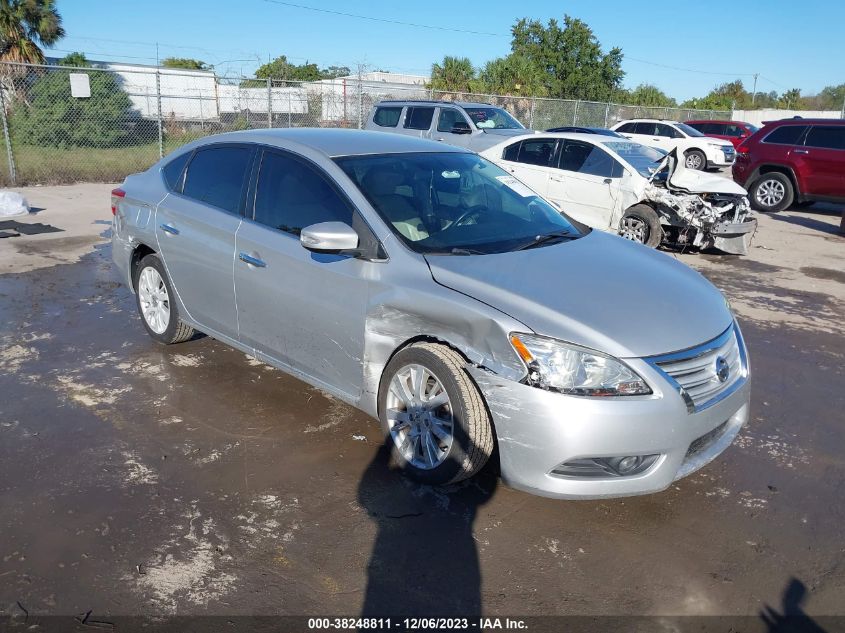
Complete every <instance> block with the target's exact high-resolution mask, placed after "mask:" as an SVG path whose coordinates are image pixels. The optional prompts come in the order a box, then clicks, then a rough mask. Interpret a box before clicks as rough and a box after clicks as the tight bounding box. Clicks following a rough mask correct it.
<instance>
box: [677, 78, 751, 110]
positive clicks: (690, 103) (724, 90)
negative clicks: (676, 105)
mask: <svg viewBox="0 0 845 633" xmlns="http://www.w3.org/2000/svg"><path fill="white" fill-rule="evenodd" d="M755 106H757V103H756V100H755ZM681 107H683V108H699V109H703V110H731V109H738V110H747V109H749V108H750V107H751V93H750V92H748V91H747V90H746V89H745V86H744V85H743V84H742V80H740V79H737V80H736V81H731V82H728V83H724V84H721V85H719V86H716V87H715V88H713V90H711V91H710V92H709V93H708V94H707V95H705V96H704V97H700V98H696V99H689V100H687V101H684V103H682V104H681Z"/></svg>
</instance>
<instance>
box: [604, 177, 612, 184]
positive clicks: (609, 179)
mask: <svg viewBox="0 0 845 633" xmlns="http://www.w3.org/2000/svg"><path fill="white" fill-rule="evenodd" d="M602 182H603V183H604V184H606V185H609V184H610V183H612V182H613V178H605V179H604V180H602Z"/></svg>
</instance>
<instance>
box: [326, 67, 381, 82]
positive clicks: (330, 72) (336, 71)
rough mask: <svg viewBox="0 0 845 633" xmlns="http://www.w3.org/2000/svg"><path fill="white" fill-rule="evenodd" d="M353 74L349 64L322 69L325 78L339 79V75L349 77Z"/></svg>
mask: <svg viewBox="0 0 845 633" xmlns="http://www.w3.org/2000/svg"><path fill="white" fill-rule="evenodd" d="M382 72H383V71H382ZM351 74H352V71H351V70H349V67H348V66H329V67H328V68H323V69H322V70H321V71H320V75H321V77H322V78H323V79H337V78H338V77H348V76H349V75H351Z"/></svg>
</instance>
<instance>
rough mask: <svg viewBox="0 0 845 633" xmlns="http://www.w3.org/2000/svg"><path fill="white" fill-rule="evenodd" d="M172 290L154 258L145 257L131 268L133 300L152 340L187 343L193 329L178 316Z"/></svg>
mask: <svg viewBox="0 0 845 633" xmlns="http://www.w3.org/2000/svg"><path fill="white" fill-rule="evenodd" d="M173 296H174V295H173V288H172V287H171V285H170V280H169V279H168V278H167V272H166V271H165V270H164V265H163V264H162V263H161V260H160V259H159V258H158V256H156V255H147V256H146V257H144V259H142V260H141V261H140V262H139V264H138V267H137V268H136V269H135V297H136V298H137V305H138V313H139V314H140V315H141V321H142V322H143V324H144V328H145V329H146V330H147V334H149V335H150V336H151V337H152V338H153V339H155V340H156V341H158V342H159V343H163V344H164V345H170V344H172V343H181V342H182V341H187V340H188V339H189V338H191V337H192V336H193V335H194V329H193V328H192V327H191V326H190V325H187V324H185V323H184V322H183V321H182V319H181V318H180V317H179V308H178V307H177V306H176V302H175V301H174V299H173Z"/></svg>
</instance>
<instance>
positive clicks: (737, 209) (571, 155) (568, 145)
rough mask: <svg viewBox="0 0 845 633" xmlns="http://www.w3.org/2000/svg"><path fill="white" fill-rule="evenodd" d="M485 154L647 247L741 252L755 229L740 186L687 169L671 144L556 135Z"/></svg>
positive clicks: (590, 220) (572, 209)
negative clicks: (648, 144) (660, 147)
mask: <svg viewBox="0 0 845 633" xmlns="http://www.w3.org/2000/svg"><path fill="white" fill-rule="evenodd" d="M482 156H484V157H485V158H488V159H489V160H492V161H493V162H495V163H497V164H498V165H499V166H501V167H503V168H504V169H506V170H507V171H509V172H510V173H512V174H513V175H514V176H516V177H517V178H519V179H520V180H522V181H523V182H524V183H525V184H527V185H528V186H530V187H531V188H532V189H533V190H534V191H536V192H537V193H539V194H540V195H542V196H543V197H545V198H546V199H548V200H551V201H552V202H554V203H555V204H556V205H557V206H558V207H559V208H561V209H563V210H564V211H565V212H566V213H567V214H568V215H569V216H571V217H573V218H575V219H576V220H578V221H580V222H583V223H584V224H586V225H588V226H591V227H593V228H597V229H602V230H604V231H610V232H613V233H618V234H619V235H621V236H622V237H625V238H627V239H630V240H633V241H635V242H640V243H641V244H645V245H647V246H651V247H657V246H659V245H660V244H666V245H671V246H675V247H680V248H686V247H695V248H698V249H706V248H718V249H720V250H722V251H725V252H727V253H732V254H736V255H744V254H746V252H747V249H748V243H749V242H750V239H751V236H752V235H753V233H754V231H755V229H756V228H757V221H756V220H755V219H754V218H753V217H752V215H751V210H750V206H749V203H748V192H747V191H746V190H745V189H743V188H742V187H741V186H739V185H738V184H736V183H735V182H733V181H732V180H729V179H728V178H723V177H721V176H716V175H712V174H707V173H704V172H699V171H694V170H691V169H688V168H687V167H686V166H685V164H684V161H683V160H678V159H677V154H676V152H675V151H674V150H673V151H672V152H670V153H669V154H664V153H663V152H661V151H659V150H656V149H654V148H651V147H646V146H645V145H641V144H639V143H636V142H634V141H630V140H625V139H620V138H615V137H611V136H599V135H595V134H575V133H557V134H542V135H526V136H521V137H518V138H514V139H509V140H508V141H506V142H504V143H500V144H499V145H496V146H495V147H492V148H490V149H488V150H486V151H484V152H482Z"/></svg>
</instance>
